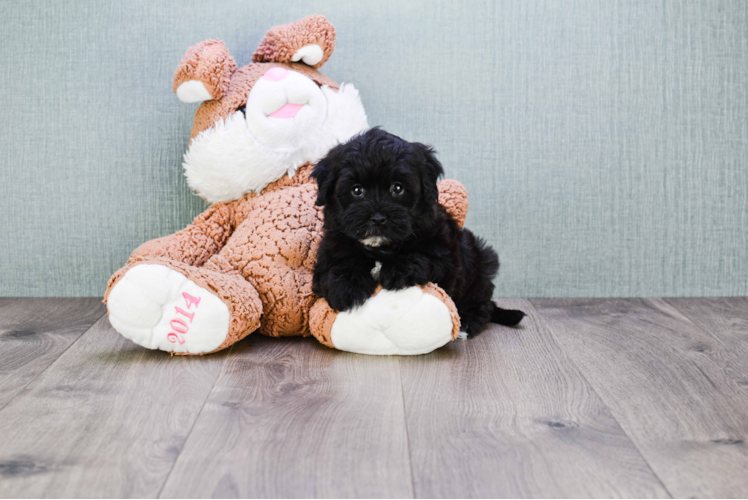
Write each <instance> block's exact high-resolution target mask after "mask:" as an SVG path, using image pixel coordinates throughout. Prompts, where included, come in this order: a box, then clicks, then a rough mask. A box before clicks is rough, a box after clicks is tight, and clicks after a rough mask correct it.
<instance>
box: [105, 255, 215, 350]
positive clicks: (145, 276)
mask: <svg viewBox="0 0 748 500" xmlns="http://www.w3.org/2000/svg"><path fill="white" fill-rule="evenodd" d="M107 308H108V309H109V322H110V323H111V324H112V326H113V327H114V329H115V330H117V331H118V332H119V333H120V334H122V336H124V337H126V338H128V339H130V340H132V341H133V342H135V343H136V344H138V345H141V346H143V347H147V348H148V349H161V350H162V351H169V352H188V353H190V354H200V353H205V352H210V351H213V350H215V349H217V348H218V346H220V345H221V344H222V343H223V341H224V340H225V339H226V335H227V334H228V332H229V308H228V307H227V306H226V304H224V303H223V301H222V300H221V299H219V298H218V297H216V296H215V295H213V294H212V293H210V292H209V291H207V290H205V289H204V288H201V287H199V286H197V285H196V284H195V283H193V282H192V281H190V280H188V279H187V278H185V277H184V275H182V274H181V273H179V272H177V271H174V270H172V269H169V268H168V267H166V266H161V265H156V264H142V265H139V266H136V267H133V268H132V269H130V270H129V271H127V273H125V275H124V276H123V277H122V279H121V280H120V281H119V283H117V284H116V285H115V286H114V288H113V289H112V291H111V292H110V293H109V298H108V299H107Z"/></svg>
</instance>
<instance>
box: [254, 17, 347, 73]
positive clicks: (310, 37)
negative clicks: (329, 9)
mask: <svg viewBox="0 0 748 500" xmlns="http://www.w3.org/2000/svg"><path fill="white" fill-rule="evenodd" d="M310 44H317V45H319V46H320V47H321V48H322V51H323V54H324V55H323V57H322V60H321V61H319V62H318V63H317V64H315V65H313V67H314V68H319V67H321V66H322V65H323V64H325V62H327V60H328V59H329V58H330V56H331V55H332V52H333V50H335V28H334V27H333V25H332V24H330V22H329V21H328V20H327V19H326V18H325V16H320V15H314V16H307V17H305V18H304V19H301V20H299V21H296V22H293V23H291V24H285V25H282V26H275V27H273V28H271V29H270V30H269V31H268V32H267V34H266V35H265V38H263V39H262V42H260V46H259V47H257V50H256V51H255V53H254V54H253V55H252V61H254V62H291V58H292V57H293V55H294V54H295V53H296V51H297V50H299V49H300V48H302V47H304V46H305V45H310Z"/></svg>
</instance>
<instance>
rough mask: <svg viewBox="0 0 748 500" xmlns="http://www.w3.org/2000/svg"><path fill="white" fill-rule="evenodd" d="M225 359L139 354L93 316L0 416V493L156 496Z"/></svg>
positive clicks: (104, 320)
mask: <svg viewBox="0 0 748 500" xmlns="http://www.w3.org/2000/svg"><path fill="white" fill-rule="evenodd" d="M226 354H227V353H226V352H223V353H219V354H215V355H211V356H205V357H186V356H175V357H171V356H169V355H168V354H166V353H164V352H160V351H149V350H147V349H143V348H141V347H138V346H137V345H135V344H133V343H131V342H129V341H128V340H126V339H124V338H123V337H121V336H120V335H119V334H117V333H116V332H115V331H114V330H113V329H112V328H111V326H110V325H109V321H108V318H107V317H103V318H101V319H100V320H99V321H98V322H97V323H96V324H95V325H94V326H93V327H92V328H91V329H90V330H88V332H86V333H85V334H84V335H83V336H82V337H81V338H80V339H79V340H78V341H77V342H76V343H75V344H73V345H72V346H71V347H70V348H69V349H68V350H67V351H65V353H64V354H62V355H61V356H60V357H59V358H58V360H57V361H56V362H55V363H54V364H53V365H52V366H50V367H49V368H48V369H47V370H46V371H44V372H43V373H42V374H41V375H39V377H37V378H36V380H34V381H33V382H32V383H31V384H29V386H28V387H27V388H26V389H25V390H24V391H23V393H21V394H20V395H19V396H18V397H17V398H15V399H14V400H13V401H12V402H11V403H10V404H8V406H6V407H5V409H4V410H2V411H0V496H2V497H155V496H157V495H158V492H159V491H160V489H161V487H162V486H163V484H164V481H165V480H166V478H167V476H168V473H169V471H170V470H171V467H172V466H173V463H174V461H175V460H176V458H177V456H178V454H179V451H180V450H181V448H182V445H183V444H184V442H185V440H186V438H187V435H188V434H189V431H190V429H191V428H192V425H193V424H194V422H195V420H196V419H197V415H198V414H199V412H200V409H201V408H202V405H203V404H204V402H205V400H206V398H207V397H208V394H209V393H210V389H211V388H212V386H213V383H214V381H215V380H216V377H217V376H218V374H219V373H220V371H221V368H222V366H223V363H224V361H225V360H226Z"/></svg>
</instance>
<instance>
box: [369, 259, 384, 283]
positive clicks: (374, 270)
mask: <svg viewBox="0 0 748 500" xmlns="http://www.w3.org/2000/svg"><path fill="white" fill-rule="evenodd" d="M381 270H382V263H381V262H379V261H376V262H375V263H374V267H372V268H371V275H372V277H373V278H374V279H375V280H378V279H379V272H380V271H381Z"/></svg>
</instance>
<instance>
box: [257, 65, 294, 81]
mask: <svg viewBox="0 0 748 500" xmlns="http://www.w3.org/2000/svg"><path fill="white" fill-rule="evenodd" d="M287 76H288V70H287V69H285V68H278V67H275V68H270V69H269V70H267V71H266V72H265V74H264V75H263V77H264V78H267V79H268V80H272V81H274V82H279V81H281V80H283V79H284V78H285V77H287Z"/></svg>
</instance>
